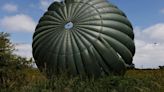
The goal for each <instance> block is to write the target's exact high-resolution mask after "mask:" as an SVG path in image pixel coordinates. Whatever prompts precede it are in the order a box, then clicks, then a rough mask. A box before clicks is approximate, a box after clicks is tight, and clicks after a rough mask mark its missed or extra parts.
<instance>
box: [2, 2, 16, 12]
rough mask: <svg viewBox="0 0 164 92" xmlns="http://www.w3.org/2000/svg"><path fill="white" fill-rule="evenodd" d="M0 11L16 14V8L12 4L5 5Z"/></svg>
mask: <svg viewBox="0 0 164 92" xmlns="http://www.w3.org/2000/svg"><path fill="white" fill-rule="evenodd" d="M2 9H3V10H4V11H7V12H17V11H18V6H17V5H14V4H5V5H4V6H3V7H2Z"/></svg>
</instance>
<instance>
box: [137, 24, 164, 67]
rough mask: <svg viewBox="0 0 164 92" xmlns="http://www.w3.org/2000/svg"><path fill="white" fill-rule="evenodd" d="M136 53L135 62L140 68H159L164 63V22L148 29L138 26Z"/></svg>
mask: <svg viewBox="0 0 164 92" xmlns="http://www.w3.org/2000/svg"><path fill="white" fill-rule="evenodd" d="M134 32H135V44H136V54H135V56H134V63H135V65H136V67H138V68H157V67H158V66H160V65H164V23H159V24H156V25H153V26H150V27H148V28H146V29H140V28H136V29H135V30H134Z"/></svg>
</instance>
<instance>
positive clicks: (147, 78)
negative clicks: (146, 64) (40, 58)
mask: <svg viewBox="0 0 164 92" xmlns="http://www.w3.org/2000/svg"><path fill="white" fill-rule="evenodd" d="M15 73H16V74H15ZM15 73H14V72H11V74H9V75H6V76H7V78H5V77H4V76H3V78H1V82H2V83H1V84H0V92H164V69H161V70H158V69H157V70H129V71H127V73H126V74H125V76H121V77H120V76H108V77H103V78H99V79H90V80H89V79H80V78H78V77H76V78H67V77H65V76H60V77H55V78H54V79H53V80H47V79H46V78H45V77H44V76H43V75H42V74H40V73H39V71H38V70H34V69H33V70H31V69H24V70H23V72H22V70H21V72H19V71H15ZM13 76H14V77H13Z"/></svg>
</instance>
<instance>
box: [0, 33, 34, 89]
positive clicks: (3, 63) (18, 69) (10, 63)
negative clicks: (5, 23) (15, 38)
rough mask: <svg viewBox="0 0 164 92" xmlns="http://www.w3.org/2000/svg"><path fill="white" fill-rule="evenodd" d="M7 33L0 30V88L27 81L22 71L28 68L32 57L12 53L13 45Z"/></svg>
mask: <svg viewBox="0 0 164 92" xmlns="http://www.w3.org/2000/svg"><path fill="white" fill-rule="evenodd" d="M9 36H10V35H9V34H8V33H4V32H0V88H10V87H12V86H13V85H17V86H18V85H22V84H23V83H27V82H26V80H24V81H22V80H23V79H24V76H26V73H24V72H22V71H24V69H26V68H30V64H32V59H30V60H27V59H26V58H23V57H20V56H17V55H14V54H13V51H14V45H13V44H12V43H11V42H10V39H9Z"/></svg>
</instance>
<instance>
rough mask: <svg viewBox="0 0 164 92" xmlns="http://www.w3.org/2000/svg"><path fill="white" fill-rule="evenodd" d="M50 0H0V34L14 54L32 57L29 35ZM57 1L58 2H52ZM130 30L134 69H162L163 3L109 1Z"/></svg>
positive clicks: (163, 38)
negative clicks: (8, 39)
mask: <svg viewBox="0 0 164 92" xmlns="http://www.w3.org/2000/svg"><path fill="white" fill-rule="evenodd" d="M53 1H54V0H0V31H1V32H2V31H3V32H8V33H10V34H11V40H12V42H13V43H15V44H17V45H16V48H17V49H18V51H16V52H15V53H16V54H18V55H21V56H24V57H32V54H31V51H32V49H31V43H32V35H33V32H34V29H35V26H36V24H37V22H38V20H39V18H40V17H41V16H42V15H43V13H44V12H45V11H46V9H47V7H48V6H49V5H50V4H51V3H52V2H53ZM56 1H60V0H56ZM109 1H110V2H112V3H113V4H115V5H117V6H118V7H119V8H120V9H121V10H123V11H124V12H125V13H126V15H127V16H128V19H129V20H130V21H131V23H132V24H133V27H134V33H135V44H136V54H135V56H134V61H133V62H134V64H135V66H136V67H138V68H157V67H158V66H159V65H164V0H109Z"/></svg>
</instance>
